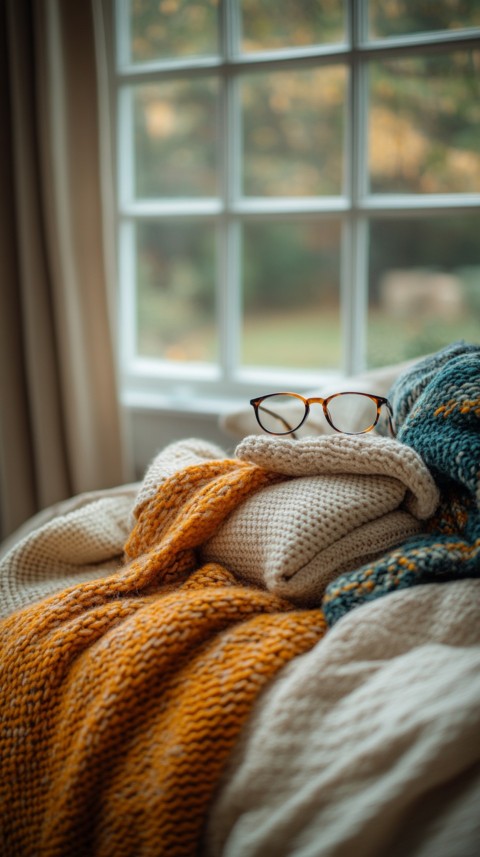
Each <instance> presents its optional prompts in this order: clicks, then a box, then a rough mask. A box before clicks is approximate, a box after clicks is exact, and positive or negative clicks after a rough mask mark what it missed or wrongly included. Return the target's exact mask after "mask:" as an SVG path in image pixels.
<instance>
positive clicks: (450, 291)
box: [368, 214, 480, 366]
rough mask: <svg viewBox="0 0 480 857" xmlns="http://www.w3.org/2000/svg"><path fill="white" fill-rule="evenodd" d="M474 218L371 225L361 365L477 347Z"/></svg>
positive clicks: (479, 292) (479, 273) (479, 288)
mask: <svg viewBox="0 0 480 857" xmlns="http://www.w3.org/2000/svg"><path fill="white" fill-rule="evenodd" d="M479 234H480V215H478V214H475V215H473V214H472V215H468V216H466V215H455V216H454V215H450V216H449V217H443V216H442V217H429V218H427V219H423V218H422V219H418V218H415V219H413V218H412V219H406V220H400V219H399V220H396V219H395V220H386V221H383V222H382V221H380V220H374V221H373V222H372V224H371V228H370V254H371V256H370V292H369V329H368V362H369V364H370V365H371V366H380V365H382V364H383V365H385V363H395V362H396V361H398V360H403V359H407V358H410V357H416V356H418V355H421V354H425V353H427V352H430V351H436V350H437V349H439V348H442V347H443V346H444V345H447V344H448V343H449V342H453V341H454V340H456V339H465V340H467V342H476V343H479V344H480V243H479V241H478V235H479Z"/></svg>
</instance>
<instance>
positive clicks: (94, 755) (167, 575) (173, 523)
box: [0, 461, 326, 857]
mask: <svg viewBox="0 0 480 857" xmlns="http://www.w3.org/2000/svg"><path fill="white" fill-rule="evenodd" d="M274 479H275V477H274V476H272V474H269V473H267V472H266V471H264V470H262V469H261V468H259V467H256V466H255V465H249V464H244V463H241V462H238V461H221V462H208V463H205V464H202V465H195V466H193V467H189V468H185V470H183V471H180V472H179V473H178V474H176V475H175V476H174V477H172V478H171V479H169V480H167V481H166V482H165V483H164V484H163V485H162V486H161V489H160V490H159V491H158V492H157V495H156V496H155V497H154V498H153V499H152V500H150V501H149V502H147V503H146V504H145V505H144V507H143V508H142V509H141V510H140V512H139V516H138V521H137V524H136V526H135V528H134V530H133V532H132V534H131V537H130V539H129V541H128V544H127V546H126V564H125V566H124V568H123V569H122V571H121V572H120V573H119V574H115V575H112V576H110V577H106V578H102V579H99V580H96V581H91V582H89V583H83V584H80V585H77V586H74V587H71V588H69V589H67V590H65V591H64V592H62V593H61V594H59V595H55V596H52V597H50V598H48V599H47V600H45V601H43V602H40V603H38V604H34V605H32V606H30V607H28V608H26V609H24V610H22V611H21V612H18V613H16V614H13V615H12V616H10V617H9V618H7V619H6V620H4V622H3V623H2V624H1V625H0V631H1V643H2V654H1V668H0V681H1V683H2V697H3V705H2V713H1V722H2V732H1V738H0V758H1V775H0V798H1V803H0V813H1V816H0V831H1V833H0V852H1V853H2V854H5V855H8V857H17V855H18V857H20V855H22V857H27V855H34V854H35V855H39V857H68V855H76V857H77V855H79V857H80V855H85V857H87V855H88V857H157V855H169V857H175V855H185V857H193V855H195V854H196V853H198V851H199V848H200V846H201V837H202V829H203V826H204V822H205V819H206V816H207V813H208V807H209V803H210V801H211V799H212V796H213V793H214V791H215V788H216V787H217V785H218V782H219V778H220V776H221V773H222V770H223V768H224V766H225V763H226V761H227V759H228V756H229V753H230V751H231V749H232V747H233V744H234V742H235V740H236V738H237V737H238V734H239V732H240V729H241V727H242V725H243V724H244V723H245V721H246V719H247V717H248V715H249V713H250V711H251V709H252V705H253V704H254V702H255V699H256V698H257V696H258V694H259V692H260V691H261V689H262V688H263V687H264V686H265V685H266V684H267V683H268V681H270V680H271V679H272V678H273V676H274V675H275V674H276V672H277V671H278V670H279V669H280V668H281V667H282V666H283V665H284V664H286V663H287V662H288V661H290V660H291V659H292V658H294V657H295V656H296V655H299V654H301V653H303V652H305V651H307V650H308V649H310V648H311V647H312V646H313V645H315V643H316V642H317V641H318V640H320V639H321V637H322V636H323V634H324V633H325V629H326V625H325V620H324V617H323V613H322V611H320V610H309V611H302V610H298V609H293V608H292V605H291V604H289V603H287V602H284V601H282V600H281V599H279V598H277V597H275V596H273V595H271V594H270V593H267V592H264V591H261V590H257V589H254V588H249V587H246V586H243V585H239V583H238V581H237V580H236V579H235V578H234V577H233V575H232V574H231V573H230V572H229V571H228V570H227V569H225V568H223V567H221V566H219V565H216V564H213V563H211V564H208V565H205V566H203V567H200V568H199V567H198V564H197V562H196V555H195V549H196V548H197V547H198V546H199V545H200V544H202V542H203V541H204V540H205V539H206V538H208V537H209V535H210V534H211V533H213V532H214V531H215V528H216V527H218V526H219V524H220V523H221V521H222V520H223V519H224V518H225V517H226V515H228V514H229V512H231V511H232V510H233V509H234V508H235V507H236V506H237V505H238V504H239V503H240V502H241V501H242V499H243V498H245V497H247V496H248V495H249V494H251V493H252V492H253V491H256V490H258V489H259V488H261V487H263V486H265V485H267V484H270V483H271V482H272V481H273V480H274Z"/></svg>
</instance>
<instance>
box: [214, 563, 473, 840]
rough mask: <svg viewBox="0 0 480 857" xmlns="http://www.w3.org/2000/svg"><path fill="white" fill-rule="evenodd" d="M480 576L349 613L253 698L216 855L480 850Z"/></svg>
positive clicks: (220, 817) (222, 794)
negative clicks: (257, 698)
mask: <svg viewBox="0 0 480 857" xmlns="http://www.w3.org/2000/svg"><path fill="white" fill-rule="evenodd" d="M479 605H480V581H479V580H461V581H458V582H452V583H445V584H431V585H428V586H419V587H415V588H413V589H407V590H403V591H401V592H398V593H395V594H392V595H389V596H387V597H385V598H381V599H379V600H378V601H373V602H371V603H369V604H367V605H365V606H363V607H359V608H357V609H355V610H352V611H351V612H350V613H348V614H347V615H346V616H345V617H344V618H343V619H341V620H340V621H339V622H338V623H337V624H336V625H335V626H334V627H333V629H331V630H330V631H329V632H328V633H327V635H326V636H325V637H324V638H323V640H321V641H320V642H319V643H318V644H317V645H316V646H315V647H314V648H313V649H312V650H311V651H310V652H308V653H307V654H305V655H303V656H301V657H299V658H297V659H296V660H295V661H294V662H292V663H291V664H290V665H289V666H287V667H286V668H284V670H283V671H282V673H281V674H280V676H278V677H277V678H276V680H275V682H274V683H273V684H272V685H271V686H270V687H269V688H268V689H267V690H266V691H264V693H263V695H262V697H261V698H260V700H258V701H257V704H256V708H255V711H254V714H253V716H252V717H251V719H250V721H249V723H248V726H247V728H246V729H245V731H244V734H243V736H242V738H241V740H240V742H239V744H238V745H237V748H236V751H235V752H234V755H233V757H232V759H231V762H230V766H229V770H228V771H227V773H226V775H225V777H224V781H223V784H222V787H221V788H220V790H219V793H218V797H217V800H216V803H215V805H214V807H213V810H212V812H211V814H210V821H209V829H208V836H207V847H206V854H207V855H208V857H267V855H268V857H270V855H272V857H293V855H295V857H352V855H353V856H354V857H387V855H388V857H478V854H480V622H479Z"/></svg>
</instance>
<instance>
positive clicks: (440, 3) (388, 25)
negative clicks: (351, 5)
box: [368, 0, 480, 39]
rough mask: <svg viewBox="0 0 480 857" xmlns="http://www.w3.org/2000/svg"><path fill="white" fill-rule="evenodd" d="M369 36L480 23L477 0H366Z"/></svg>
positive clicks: (385, 36) (375, 36)
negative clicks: (421, 0) (367, 2)
mask: <svg viewBox="0 0 480 857" xmlns="http://www.w3.org/2000/svg"><path fill="white" fill-rule="evenodd" d="M368 10H369V31H370V32H369V35H370V38H380V39H382V38H387V37H388V36H405V35H408V34H410V33H427V32H429V31H435V30H459V29H462V28H463V27H480V4H479V2H478V0H426V2H425V0H423V2H419V0H388V3H386V2H385V0H369V4H368Z"/></svg>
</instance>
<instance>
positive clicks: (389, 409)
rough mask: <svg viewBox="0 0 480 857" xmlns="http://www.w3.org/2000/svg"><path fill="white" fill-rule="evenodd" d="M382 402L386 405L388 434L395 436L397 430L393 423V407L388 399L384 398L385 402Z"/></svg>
mask: <svg viewBox="0 0 480 857" xmlns="http://www.w3.org/2000/svg"><path fill="white" fill-rule="evenodd" d="M384 404H385V405H386V406H387V413H388V427H389V429H390V434H391V435H392V437H396V436H397V432H396V431H395V426H394V423H393V408H392V406H391V404H390V402H389V401H388V399H385V403H384Z"/></svg>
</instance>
